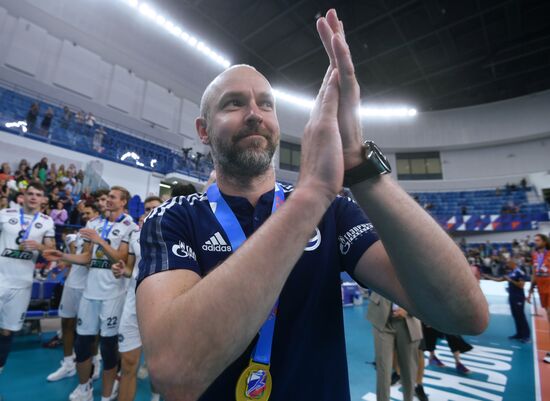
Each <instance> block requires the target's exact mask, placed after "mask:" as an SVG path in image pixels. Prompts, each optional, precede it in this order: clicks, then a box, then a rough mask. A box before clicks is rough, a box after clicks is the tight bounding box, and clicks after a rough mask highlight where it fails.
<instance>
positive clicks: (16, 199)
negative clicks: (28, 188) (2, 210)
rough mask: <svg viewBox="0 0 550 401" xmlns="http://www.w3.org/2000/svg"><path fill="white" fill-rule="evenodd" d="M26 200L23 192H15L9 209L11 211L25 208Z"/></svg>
mask: <svg viewBox="0 0 550 401" xmlns="http://www.w3.org/2000/svg"><path fill="white" fill-rule="evenodd" d="M24 200H25V196H24V195H23V193H21V192H15V193H14V194H13V197H12V199H11V200H10V201H9V208H10V209H19V208H20V207H22V206H23V202H24Z"/></svg>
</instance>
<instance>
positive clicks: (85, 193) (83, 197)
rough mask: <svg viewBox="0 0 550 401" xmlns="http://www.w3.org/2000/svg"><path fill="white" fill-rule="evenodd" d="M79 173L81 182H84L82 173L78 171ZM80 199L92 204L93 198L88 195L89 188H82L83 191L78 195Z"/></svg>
mask: <svg viewBox="0 0 550 401" xmlns="http://www.w3.org/2000/svg"><path fill="white" fill-rule="evenodd" d="M80 173H82V180H84V172H83V171H82V170H80V172H79V174H80ZM80 199H81V200H83V201H84V202H86V203H88V202H93V201H94V199H95V198H94V197H93V196H92V194H91V193H90V188H89V187H86V188H84V191H82V194H81V195H80Z"/></svg>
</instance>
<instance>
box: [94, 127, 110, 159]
mask: <svg viewBox="0 0 550 401" xmlns="http://www.w3.org/2000/svg"><path fill="white" fill-rule="evenodd" d="M106 134H107V132H105V129H104V128H103V127H102V126H100V127H99V128H98V129H96V130H95V133H94V139H93V144H92V147H93V148H94V150H95V151H96V152H98V153H102V152H103V150H104V149H103V146H102V144H103V138H104V137H105V135H106Z"/></svg>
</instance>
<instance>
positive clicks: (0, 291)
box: [0, 287, 32, 331]
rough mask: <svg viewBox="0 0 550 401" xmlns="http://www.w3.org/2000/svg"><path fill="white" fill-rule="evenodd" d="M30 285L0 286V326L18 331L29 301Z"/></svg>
mask: <svg viewBox="0 0 550 401" xmlns="http://www.w3.org/2000/svg"><path fill="white" fill-rule="evenodd" d="M31 291H32V287H27V288H6V287H0V328H1V329H4V330H10V331H19V330H21V328H22V327H23V322H25V316H26V314H27V309H28V307H29V302H30V301H31Z"/></svg>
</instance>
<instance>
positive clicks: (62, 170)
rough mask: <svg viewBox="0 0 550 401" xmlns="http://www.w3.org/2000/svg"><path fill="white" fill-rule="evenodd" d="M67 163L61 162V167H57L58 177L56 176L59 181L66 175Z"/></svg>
mask: <svg viewBox="0 0 550 401" xmlns="http://www.w3.org/2000/svg"><path fill="white" fill-rule="evenodd" d="M65 175H66V174H65V165H64V164H61V165H60V166H59V168H58V169H57V178H56V181H57V182H61V179H62V178H63V177H65Z"/></svg>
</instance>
